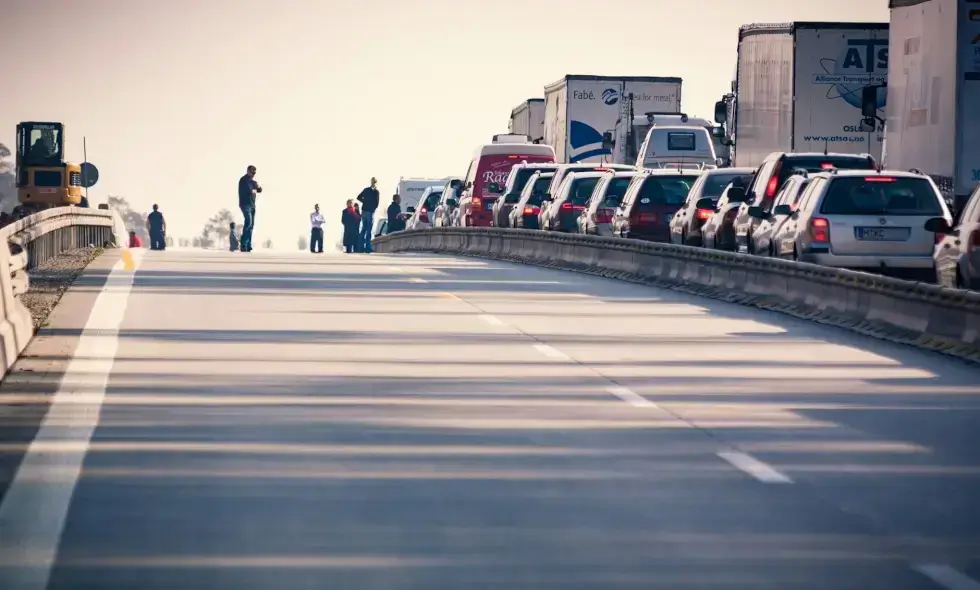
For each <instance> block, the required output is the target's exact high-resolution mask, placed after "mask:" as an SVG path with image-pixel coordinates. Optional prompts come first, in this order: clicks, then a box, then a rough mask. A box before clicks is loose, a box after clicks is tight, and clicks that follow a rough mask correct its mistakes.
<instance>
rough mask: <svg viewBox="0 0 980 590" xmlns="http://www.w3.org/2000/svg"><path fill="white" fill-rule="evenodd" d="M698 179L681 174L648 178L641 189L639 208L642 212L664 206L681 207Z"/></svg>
mask: <svg viewBox="0 0 980 590" xmlns="http://www.w3.org/2000/svg"><path fill="white" fill-rule="evenodd" d="M697 179H698V177H697V176H685V175H681V174H678V175H677V176H673V175H670V176H648V177H647V178H646V180H644V181H643V186H642V187H640V194H639V195H637V199H638V202H637V208H638V209H639V210H640V211H642V210H644V209H652V208H654V207H658V206H663V205H671V206H677V207H680V206H681V205H683V204H684V200H685V199H687V193H688V192H689V191H690V190H691V186H693V185H694V183H695V182H696V181H697Z"/></svg>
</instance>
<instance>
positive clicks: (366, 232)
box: [357, 178, 381, 252]
mask: <svg viewBox="0 0 980 590" xmlns="http://www.w3.org/2000/svg"><path fill="white" fill-rule="evenodd" d="M357 200H358V201H360V202H361V236H360V240H359V242H360V244H359V245H360V246H361V252H371V230H372V229H373V228H374V212H375V211H377V210H378V205H379V204H380V203H381V193H379V192H378V179H377V178H372V179H371V186H369V187H367V188H366V189H364V190H362V191H361V194H359V195H357Z"/></svg>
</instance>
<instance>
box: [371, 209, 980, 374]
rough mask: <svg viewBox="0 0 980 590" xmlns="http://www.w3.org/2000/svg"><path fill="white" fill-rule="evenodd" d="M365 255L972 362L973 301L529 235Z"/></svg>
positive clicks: (434, 237) (726, 255)
mask: <svg viewBox="0 0 980 590" xmlns="http://www.w3.org/2000/svg"><path fill="white" fill-rule="evenodd" d="M374 245H375V246H374V247H375V250H376V251H378V252H406V251H429V252H447V253H454V254H463V255H469V256H479V257H485V258H496V259H502V260H512V261H517V262H523V263H529V264H535V265H540V266H549V267H554V268H562V269H566V270H575V271H580V272H586V273H590V274H596V275H602V276H608V277H613V278H619V279H626V280H632V281H637V282H644V283H652V284H656V285H659V286H663V287H667V288H671V289H676V290H682V291H687V292H691V293H696V294H699V295H704V296H708V297H714V298H717V299H723V300H726V301H731V302H734V303H741V304H745V305H752V306H755V307H760V308H764V309H770V310H773V311H780V312H784V313H788V314H791V315H795V316H798V317H802V318H806V319H810V320H813V321H817V322H821V323H827V324H834V325H837V326H841V327H844V328H848V329H851V330H853V331H856V332H861V333H864V334H868V335H872V336H875V337H878V338H883V339H886V340H892V341H895V342H902V343H906V344H912V345H915V346H918V347H921V348H927V349H930V350H936V351H940V352H944V353H947V354H951V355H954V356H957V357H961V358H964V359H969V360H972V361H975V362H980V293H977V292H974V291H964V290H960V289H949V288H946V287H940V286H938V285H930V284H926V283H918V282H914V281H905V280H900V279H894V278H891V277H884V276H879V275H874V274H869V273H864V272H857V271H851V270H844V269H835V268H829V267H825V266H819V265H816V264H809V263H802V262H793V261H790V260H781V259H773V258H763V257H759V256H749V255H744V254H735V253H732V252H719V251H713V250H705V249H702V248H694V247H690V246H678V245H674V244H661V243H653V242H642V241H639V240H630V239H621V238H605V237H597V236H584V235H577V234H558V233H551V232H541V231H535V230H518V229H493V228H436V229H425V230H410V231H404V232H398V233H394V234H389V235H386V236H382V237H380V238H377V239H376V240H375V241H374Z"/></svg>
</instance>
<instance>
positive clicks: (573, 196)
mask: <svg viewBox="0 0 980 590" xmlns="http://www.w3.org/2000/svg"><path fill="white" fill-rule="evenodd" d="M603 175H605V172H570V173H568V174H567V175H566V176H565V180H564V181H562V183H561V186H559V187H558V192H557V193H556V194H554V195H552V198H551V199H548V198H547V197H546V198H545V202H544V203H543V204H542V207H541V209H542V211H541V215H540V216H539V219H540V223H541V229H543V230H547V231H560V232H566V233H575V232H578V217H579V215H581V214H582V211H584V210H585V206H586V205H587V204H588V203H589V198H590V197H591V196H592V191H594V190H595V186H596V184H598V183H599V179H600V178H602V177H603Z"/></svg>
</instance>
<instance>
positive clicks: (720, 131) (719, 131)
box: [711, 125, 725, 139]
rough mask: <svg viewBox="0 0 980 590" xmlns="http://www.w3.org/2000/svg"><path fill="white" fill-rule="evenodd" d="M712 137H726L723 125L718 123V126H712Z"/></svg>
mask: <svg viewBox="0 0 980 590" xmlns="http://www.w3.org/2000/svg"><path fill="white" fill-rule="evenodd" d="M711 137H717V138H719V139H720V138H722V137H725V128H724V127H722V126H721V125H718V126H717V127H712V128H711Z"/></svg>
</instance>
